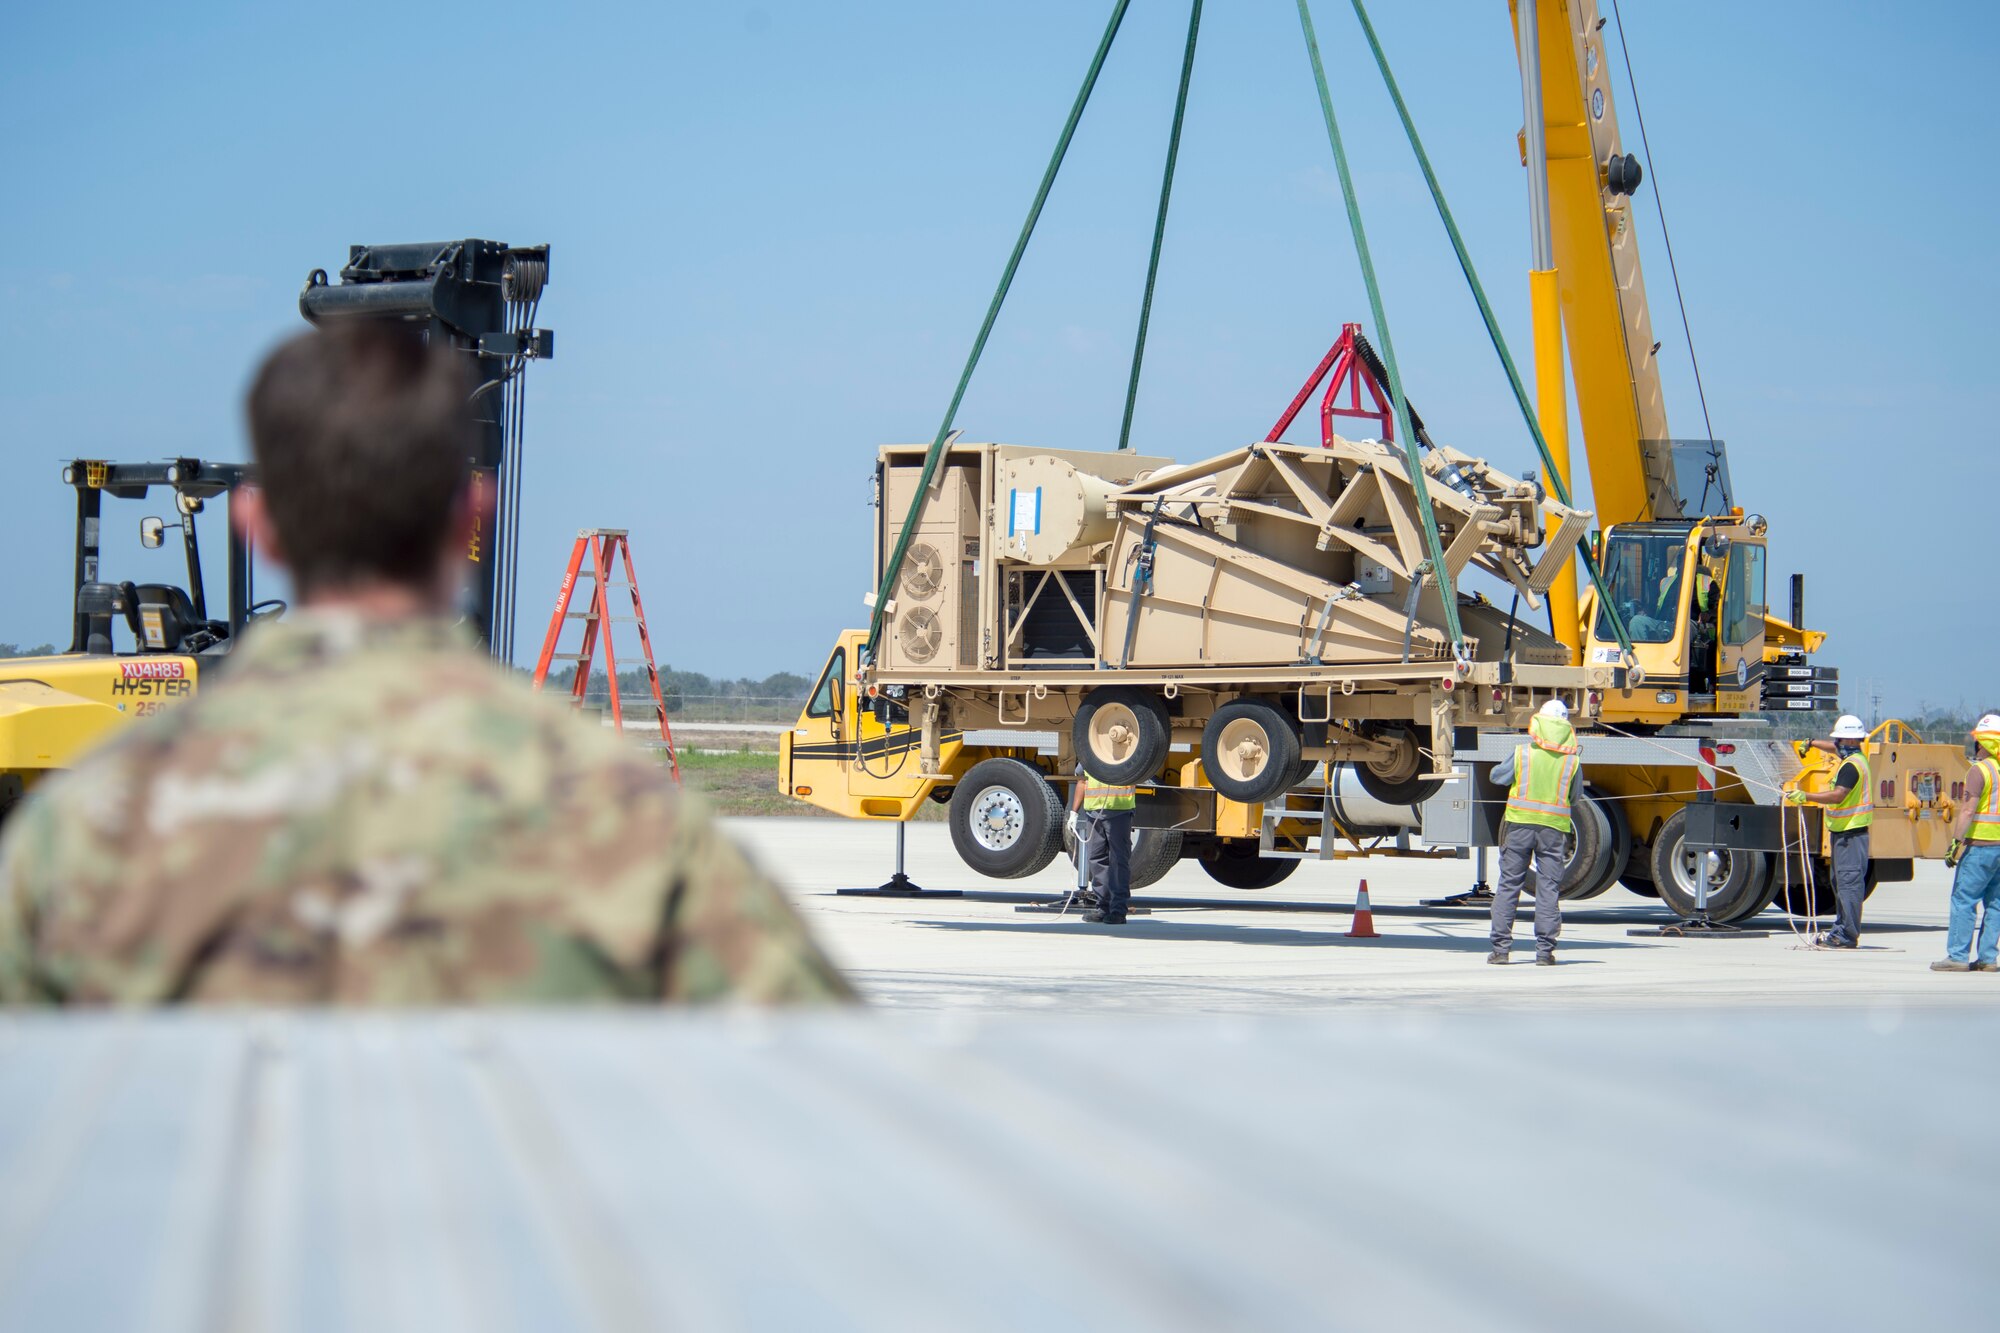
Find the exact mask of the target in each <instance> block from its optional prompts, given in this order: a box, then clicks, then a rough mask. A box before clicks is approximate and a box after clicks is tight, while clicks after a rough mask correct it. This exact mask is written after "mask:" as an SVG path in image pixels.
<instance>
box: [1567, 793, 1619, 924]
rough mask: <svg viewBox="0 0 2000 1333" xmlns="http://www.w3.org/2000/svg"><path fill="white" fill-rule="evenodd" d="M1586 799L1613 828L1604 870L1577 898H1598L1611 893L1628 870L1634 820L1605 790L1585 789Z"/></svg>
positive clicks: (1606, 846)
mask: <svg viewBox="0 0 2000 1333" xmlns="http://www.w3.org/2000/svg"><path fill="white" fill-rule="evenodd" d="M1584 790H1585V799H1586V800H1588V801H1589V802H1590V803H1591V805H1593V806H1594V807H1596V809H1597V813H1599V814H1600V815H1603V816H1604V822H1605V826H1606V828H1608V829H1609V830H1610V834H1611V837H1610V840H1609V841H1608V842H1607V843H1606V844H1605V857H1604V869H1603V871H1602V873H1600V874H1599V875H1598V876H1597V878H1596V880H1595V881H1594V882H1593V883H1590V884H1588V885H1586V886H1585V887H1584V888H1582V889H1581V890H1579V891H1578V893H1577V894H1576V896H1575V899H1574V901H1577V902H1581V901H1582V900H1583V899H1585V898H1595V897H1597V896H1599V895H1600V894H1605V893H1609V892H1610V891H1611V886H1612V885H1614V884H1616V883H1617V882H1618V880H1619V877H1620V876H1622V875H1623V874H1624V873H1625V866H1626V863H1627V862H1628V861H1630V860H1631V857H1632V823H1631V821H1630V820H1628V819H1626V818H1625V811H1624V810H1623V809H1622V808H1620V806H1619V804H1618V802H1616V801H1612V800H1607V799H1606V798H1605V795H1604V793H1603V792H1600V791H1597V790H1595V789H1594V788H1588V787H1587V788H1585V789H1584Z"/></svg>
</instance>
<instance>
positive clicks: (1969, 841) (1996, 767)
mask: <svg viewBox="0 0 2000 1333" xmlns="http://www.w3.org/2000/svg"><path fill="white" fill-rule="evenodd" d="M1972 744H1973V746H1974V747H1975V749H1976V751H1977V753H1978V754H1979V758H1978V759H1977V760H1976V761H1975V762H1974V763H1973V765H1972V772H1970V773H1968V774H1967V775H1966V778H1965V800H1964V801H1962V802H1960V804H1959V807H1958V818H1957V819H1955V820H1953V821H1952V826H1951V849H1950V850H1949V851H1948V852H1946V853H1945V858H1944V859H1945V863H1946V864H1948V865H1952V866H1955V867H1956V870H1955V871H1954V873H1953V875H1952V880H1951V930H1950V932H1949V933H1948V934H1947V935H1946V936H1945V945H1944V953H1945V956H1944V958H1943V960H1942V961H1940V962H1935V963H1932V964H1931V971H1933V972H2000V713H1988V714H1987V715H1986V716H1985V717H1982V718H1980V719H1979V725H1977V726H1976V727H1974V728H1973V729H1972ZM1975 914H1976V915H1977V916H1978V917H1979V953H1978V956H1977V957H1976V958H1975V957H1974V955H1973V952H1972V919H1973V916H1974V915H1975Z"/></svg>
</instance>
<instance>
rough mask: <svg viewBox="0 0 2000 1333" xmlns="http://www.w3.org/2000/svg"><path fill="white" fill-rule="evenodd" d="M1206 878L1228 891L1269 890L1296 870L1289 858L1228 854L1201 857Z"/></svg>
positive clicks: (1292, 860)
mask: <svg viewBox="0 0 2000 1333" xmlns="http://www.w3.org/2000/svg"><path fill="white" fill-rule="evenodd" d="M1201 868H1202V869H1203V870H1206V871H1207V872H1208V877H1209V878H1210V879H1212V880H1214V881H1215V882H1216V883H1217V884H1220V885H1222V886H1223V887H1224V888H1228V889H1268V888H1271V887H1272V886H1274V885H1278V884H1282V883H1284V882H1285V881H1286V880H1287V879H1290V878H1291V876H1292V872H1293V871H1294V870H1297V869H1298V868H1299V863H1298V861H1297V860H1296V859H1295V858H1293V857H1289V856H1257V855H1255V854H1254V853H1253V854H1251V855H1249V856H1243V855H1240V854H1237V855H1233V854H1231V853H1229V852H1227V851H1224V852H1221V853H1219V854H1218V855H1215V856H1204V857H1202V858H1201Z"/></svg>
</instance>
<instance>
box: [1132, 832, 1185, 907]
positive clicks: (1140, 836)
mask: <svg viewBox="0 0 2000 1333" xmlns="http://www.w3.org/2000/svg"><path fill="white" fill-rule="evenodd" d="M1180 863H1181V831H1180V830H1179V829H1174V828H1142V829H1140V830H1139V831H1138V832H1137V833H1135V834H1134V835H1133V836H1132V863H1131V865H1132V891H1133V892H1134V893H1137V892H1138V891H1139V890H1140V889H1150V888H1152V887H1153V886H1154V885H1155V884H1158V883H1159V882H1160V881H1161V880H1163V879H1165V878H1166V877H1167V872H1168V871H1169V870H1172V869H1173V868H1174V867H1175V866H1177V865H1179V864H1180Z"/></svg>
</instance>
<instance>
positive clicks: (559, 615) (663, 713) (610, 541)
mask: <svg viewBox="0 0 2000 1333" xmlns="http://www.w3.org/2000/svg"><path fill="white" fill-rule="evenodd" d="M586 555H587V556H589V557H590V568H589V569H585V568H584V567H583V560H584V557H585V556H586ZM620 556H622V557H623V558H624V564H625V583H624V585H623V586H624V587H626V588H627V589H629V590H630V591H631V593H632V619H633V621H634V622H635V623H637V625H638V627H639V647H640V648H641V649H643V650H644V651H645V654H646V683H647V684H648V685H650V686H651V687H652V690H653V712H654V715H655V716H656V717H658V718H659V720H660V739H661V740H662V741H665V742H666V746H667V765H668V767H669V768H671V769H672V770H673V774H674V781H675V782H679V781H680V780H681V761H680V756H679V755H678V754H676V753H675V752H674V733H673V731H672V729H670V728H669V727H668V726H667V701H666V699H665V698H664V697H663V696H662V695H661V693H660V672H659V668H658V667H656V666H654V664H653V640H652V636H650V635H649V634H647V633H646V608H645V606H644V605H643V604H642V603H641V602H640V601H639V575H638V574H637V573H636V572H634V570H633V568H632V543H631V542H630V541H629V540H627V539H626V536H625V529H623V528H586V529H584V530H583V531H582V532H579V533H578V534H577V535H576V547H575V549H574V550H572V551H571V552H570V553H569V569H568V570H567V571H565V572H564V574H563V581H562V590H561V591H560V592H558V593H557V594H556V611H555V614H554V615H553V616H551V617H549V632H548V635H547V637H545V638H544V639H543V640H542V655H541V658H540V659H539V660H538V661H536V663H535V688H536V689H538V690H539V689H541V688H542V685H543V683H544V682H545V681H547V680H548V676H549V664H550V663H551V662H553V661H555V660H556V659H557V658H562V659H563V660H565V661H574V662H575V663H576V674H575V675H573V676H571V677H570V682H569V697H570V702H571V703H573V704H574V705H575V706H576V707H577V708H578V709H581V708H582V707H583V700H584V694H585V693H586V692H587V691H588V690H589V688H590V669H591V665H592V663H593V660H594V659H595V657H596V655H597V640H598V631H599V627H602V629H603V638H604V672H605V675H606V676H607V677H608V678H609V680H610V684H611V725H612V727H613V728H614V729H615V730H616V731H617V732H618V734H619V735H621V736H622V735H624V733H625V712H624V708H623V707H622V706H621V701H620V699H619V691H618V655H617V653H616V652H615V651H614V650H613V648H612V646H611V621H612V616H611V603H610V599H609V597H608V596H607V594H608V593H609V591H610V589H611V588H612V586H613V584H612V582H611V572H612V569H613V568H614V567H615V564H616V562H617V561H618V559H619V557H620ZM578 578H591V579H594V580H596V588H595V590H594V591H592V593H591V595H590V609H589V610H588V611H571V610H570V609H569V603H570V598H571V597H572V596H573V595H574V594H575V592H576V581H577V579H578ZM566 620H581V621H582V622H583V647H582V648H581V649H580V650H579V651H577V652H574V653H558V652H557V651H556V640H557V639H559V638H560V637H561V636H562V629H563V622H564V621H566Z"/></svg>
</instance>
